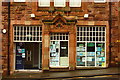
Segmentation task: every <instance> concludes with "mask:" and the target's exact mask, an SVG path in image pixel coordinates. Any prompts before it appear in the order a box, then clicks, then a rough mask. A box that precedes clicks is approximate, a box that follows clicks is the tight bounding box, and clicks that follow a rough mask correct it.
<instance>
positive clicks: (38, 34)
mask: <svg viewBox="0 0 120 80" xmlns="http://www.w3.org/2000/svg"><path fill="white" fill-rule="evenodd" d="M41 41H42V27H41V26H14V42H41Z"/></svg>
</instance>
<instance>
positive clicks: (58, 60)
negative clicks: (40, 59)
mask: <svg viewBox="0 0 120 80" xmlns="http://www.w3.org/2000/svg"><path fill="white" fill-rule="evenodd" d="M68 63H69V60H68V41H51V42H50V66H51V67H52V66H53V67H56V66H68Z"/></svg>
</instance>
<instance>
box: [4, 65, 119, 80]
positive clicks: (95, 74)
mask: <svg viewBox="0 0 120 80" xmlns="http://www.w3.org/2000/svg"><path fill="white" fill-rule="evenodd" d="M105 77H106V78H111V79H104V78H105ZM87 78H88V79H87ZM90 78H91V80H93V79H92V78H94V79H95V80H96V78H99V79H97V80H100V78H101V80H102V78H103V80H120V67H111V68H104V69H87V70H85V69H84V70H74V71H63V72H50V71H48V72H31V73H28V72H17V73H14V74H12V75H10V76H6V77H4V78H3V79H2V80H53V79H54V80H66V79H67V80H68V79H73V80H89V79H90Z"/></svg>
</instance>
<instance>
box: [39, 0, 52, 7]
mask: <svg viewBox="0 0 120 80" xmlns="http://www.w3.org/2000/svg"><path fill="white" fill-rule="evenodd" d="M38 5H39V6H40V7H49V6H50V0H39V1H38Z"/></svg>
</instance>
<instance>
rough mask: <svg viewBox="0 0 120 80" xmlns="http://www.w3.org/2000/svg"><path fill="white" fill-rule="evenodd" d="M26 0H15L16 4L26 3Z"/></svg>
mask: <svg viewBox="0 0 120 80" xmlns="http://www.w3.org/2000/svg"><path fill="white" fill-rule="evenodd" d="M25 1H26V0H14V2H25Z"/></svg>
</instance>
